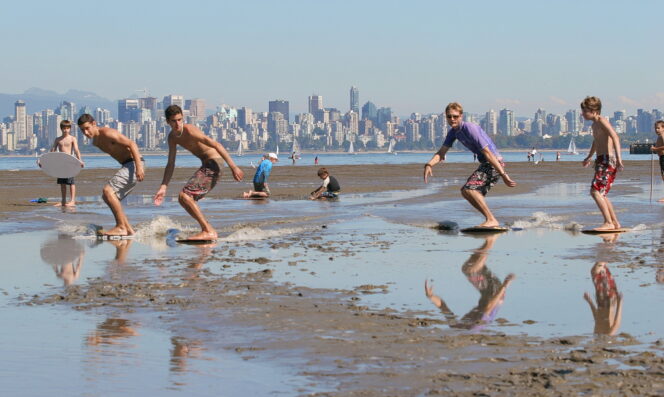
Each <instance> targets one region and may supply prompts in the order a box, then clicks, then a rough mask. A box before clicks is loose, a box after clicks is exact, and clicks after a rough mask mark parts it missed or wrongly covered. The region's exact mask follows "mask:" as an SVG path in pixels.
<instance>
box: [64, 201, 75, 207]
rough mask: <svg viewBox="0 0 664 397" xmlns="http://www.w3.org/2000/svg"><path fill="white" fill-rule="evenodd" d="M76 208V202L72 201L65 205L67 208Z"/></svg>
mask: <svg viewBox="0 0 664 397" xmlns="http://www.w3.org/2000/svg"><path fill="white" fill-rule="evenodd" d="M75 206H76V202H74V201H70V202H68V203H67V204H65V207H75Z"/></svg>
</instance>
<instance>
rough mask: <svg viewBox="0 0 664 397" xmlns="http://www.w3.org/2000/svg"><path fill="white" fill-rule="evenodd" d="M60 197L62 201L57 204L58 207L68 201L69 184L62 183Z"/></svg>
mask: <svg viewBox="0 0 664 397" xmlns="http://www.w3.org/2000/svg"><path fill="white" fill-rule="evenodd" d="M60 197H61V198H60V202H59V203H57V204H56V205H55V206H56V207H60V206H63V205H65V204H66V203H67V185H65V184H64V183H61V184H60Z"/></svg>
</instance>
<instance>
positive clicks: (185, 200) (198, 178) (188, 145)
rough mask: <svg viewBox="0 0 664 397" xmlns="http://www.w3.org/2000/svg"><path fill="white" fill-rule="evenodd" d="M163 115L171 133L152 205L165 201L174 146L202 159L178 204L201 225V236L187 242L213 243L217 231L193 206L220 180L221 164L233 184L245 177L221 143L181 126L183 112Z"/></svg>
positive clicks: (170, 111)
mask: <svg viewBox="0 0 664 397" xmlns="http://www.w3.org/2000/svg"><path fill="white" fill-rule="evenodd" d="M165 113H166V122H167V123H168V125H169V126H170V127H171V132H170V134H168V162H167V163H166V168H165V169H164V179H163V180H162V182H161V186H160V187H159V190H158V191H157V193H156V194H155V195H154V204H155V205H161V203H162V202H163V201H164V196H165V195H166V189H167V188H168V183H169V182H170V180H171V177H172V176H173V169H174V168H175V155H176V153H177V145H180V146H182V147H183V148H185V149H187V150H189V151H190V152H191V154H193V155H194V156H196V157H198V158H199V159H201V162H202V164H201V168H199V169H198V170H197V171H196V173H195V174H194V175H193V176H192V177H191V178H190V179H189V182H187V184H186V186H185V187H184V188H183V189H182V191H181V192H180V195H179V196H178V201H179V202H180V205H181V206H182V208H184V209H185V210H186V211H187V213H189V215H191V216H192V217H193V218H194V219H195V220H196V221H197V222H198V224H199V225H201V232H200V233H197V234H195V235H193V236H190V237H189V239H190V240H216V239H217V231H216V230H215V229H214V228H213V227H212V225H210V223H209V222H208V221H207V219H205V216H204V215H203V213H202V212H201V209H200V208H199V207H198V204H197V203H196V202H197V201H198V200H200V199H202V198H203V197H205V195H206V194H207V193H208V192H209V191H210V190H212V188H213V187H214V185H216V184H217V180H218V179H219V177H220V176H221V167H222V160H223V161H225V162H226V164H228V167H229V168H230V169H231V172H232V173H233V179H235V180H236V181H241V180H242V177H243V176H244V173H243V172H242V170H241V169H240V168H238V166H237V165H235V163H234V162H233V159H231V156H230V155H229V154H228V152H227V151H226V149H225V148H224V147H223V145H222V144H221V143H219V142H217V141H214V140H213V139H211V138H210V137H208V136H207V135H205V134H204V133H203V131H201V130H200V129H198V128H197V127H196V126H194V125H191V124H185V123H184V118H183V114H182V109H181V108H180V107H179V106H178V105H171V106H169V107H167V108H166V110H165Z"/></svg>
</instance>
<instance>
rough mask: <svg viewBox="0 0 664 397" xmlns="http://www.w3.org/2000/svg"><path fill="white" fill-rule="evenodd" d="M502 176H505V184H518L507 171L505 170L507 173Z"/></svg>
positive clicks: (512, 185)
mask: <svg viewBox="0 0 664 397" xmlns="http://www.w3.org/2000/svg"><path fill="white" fill-rule="evenodd" d="M502 177H503V182H505V184H506V185H507V186H509V187H514V186H516V182H515V181H514V180H512V178H510V176H509V175H508V174H507V172H505V173H504V174H503V175H502Z"/></svg>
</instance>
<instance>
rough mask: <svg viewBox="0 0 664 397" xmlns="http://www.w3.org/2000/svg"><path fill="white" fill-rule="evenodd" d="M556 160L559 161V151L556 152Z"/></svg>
mask: <svg viewBox="0 0 664 397" xmlns="http://www.w3.org/2000/svg"><path fill="white" fill-rule="evenodd" d="M556 161H560V152H556Z"/></svg>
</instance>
